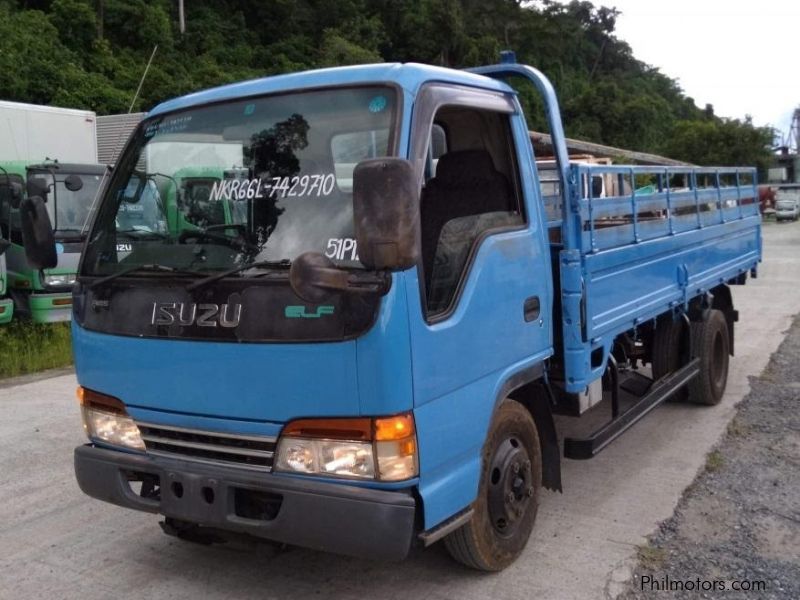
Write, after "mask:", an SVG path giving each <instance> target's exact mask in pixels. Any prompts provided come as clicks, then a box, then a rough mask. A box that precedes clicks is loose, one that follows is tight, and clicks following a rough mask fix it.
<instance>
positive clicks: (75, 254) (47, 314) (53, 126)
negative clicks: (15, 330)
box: [0, 101, 104, 323]
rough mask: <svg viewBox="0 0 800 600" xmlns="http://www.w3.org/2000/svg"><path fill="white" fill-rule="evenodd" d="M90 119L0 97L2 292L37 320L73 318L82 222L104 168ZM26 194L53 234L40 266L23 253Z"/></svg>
mask: <svg viewBox="0 0 800 600" xmlns="http://www.w3.org/2000/svg"><path fill="white" fill-rule="evenodd" d="M96 126H97V117H96V115H95V113H94V112H92V111H89V110H75V109H70V108H58V107H52V106H39V105H35V104H24V103H20V102H5V101H0V239H2V240H6V241H7V242H8V244H7V246H8V247H7V250H6V251H5V253H4V258H5V262H6V266H7V270H8V273H7V282H6V283H7V290H6V294H7V295H8V296H9V297H10V298H11V299H13V303H14V313H15V315H19V316H22V317H27V318H30V319H32V320H33V321H35V322H40V323H44V322H52V321H67V320H69V319H70V317H71V314H72V285H73V283H74V281H75V273H76V271H77V268H78V261H79V260H80V253H81V249H82V247H83V240H84V237H85V233H84V232H85V230H86V223H87V221H88V219H89V215H90V213H91V207H92V203H93V201H94V199H95V196H96V193H97V191H98V189H99V187H100V184H101V182H102V180H103V173H104V168H103V166H102V165H99V164H98V160H97V158H98V157H97V131H96ZM32 196H41V197H42V198H43V199H44V200H45V207H46V212H47V216H48V218H49V219H50V223H51V225H52V227H53V230H54V237H55V240H56V252H57V254H58V264H57V266H56V267H54V268H52V269H45V270H43V271H39V270H38V269H34V268H32V267H31V266H30V265H29V263H28V260H27V259H26V256H25V248H24V246H25V243H24V236H23V230H22V227H21V219H20V203H21V202H23V201H24V200H25V199H26V198H27V197H32ZM6 301H7V300H6ZM7 310H8V309H7ZM1 321H2V319H0V322H1Z"/></svg>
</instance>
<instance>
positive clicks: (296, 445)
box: [274, 414, 419, 481]
mask: <svg viewBox="0 0 800 600" xmlns="http://www.w3.org/2000/svg"><path fill="white" fill-rule="evenodd" d="M337 438H339V439H337ZM274 469H275V470H276V471H286V472H293V473H305V474H308V475H328V476H339V477H358V478H361V479H379V480H381V481H402V480H404V479H410V478H412V477H416V476H417V474H418V472H419V469H418V463H417V441H416V432H415V430H414V419H413V417H412V416H411V414H403V415H398V416H395V417H389V418H384V419H303V420H298V421H293V422H291V423H289V424H288V425H287V426H286V427H285V428H284V431H283V433H282V434H281V437H280V440H279V441H278V447H277V449H276V460H275V465H274Z"/></svg>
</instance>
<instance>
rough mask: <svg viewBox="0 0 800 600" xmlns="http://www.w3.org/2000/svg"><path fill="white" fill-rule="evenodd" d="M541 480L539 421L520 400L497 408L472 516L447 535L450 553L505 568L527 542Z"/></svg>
mask: <svg viewBox="0 0 800 600" xmlns="http://www.w3.org/2000/svg"><path fill="white" fill-rule="evenodd" d="M541 484H542V455H541V448H540V446H539V436H538V434H537V432H536V425H535V424H534V422H533V419H532V418H531V415H530V413H529V412H528V411H527V410H526V409H525V407H523V406H522V405H521V404H519V403H518V402H515V401H513V400H507V401H505V402H504V403H503V404H501V405H500V407H499V408H498V409H497V413H496V415H495V418H494V420H493V422H492V426H491V429H490V430H489V435H488V437H487V440H486V444H485V445H484V448H483V468H482V472H481V479H480V484H479V488H478V497H477V499H476V500H475V502H474V504H473V509H474V514H473V516H472V520H471V521H470V522H469V523H467V524H466V525H464V526H463V527H461V528H460V529H458V530H456V531H454V532H453V533H451V534H450V535H448V536H447V537H446V538H445V540H444V541H445V546H446V547H447V550H448V552H449V553H450V555H451V556H452V557H453V558H454V559H456V560H457V561H459V562H460V563H462V564H464V565H466V566H468V567H471V568H473V569H478V570H481V571H500V570H502V569H505V568H506V567H507V566H508V565H510V564H511V563H512V562H514V560H515V559H516V558H517V557H518V556H519V555H520V554H521V553H522V551H523V549H524V548H525V544H527V542H528V538H529V537H530V534H531V530H532V529H533V524H534V522H535V521H536V512H537V510H538V508H539V490H540V488H541Z"/></svg>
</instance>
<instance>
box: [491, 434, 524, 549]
mask: <svg viewBox="0 0 800 600" xmlns="http://www.w3.org/2000/svg"><path fill="white" fill-rule="evenodd" d="M488 476H489V482H488V483H489V485H488V494H489V498H488V499H489V518H490V519H491V522H492V527H493V528H494V530H495V531H496V532H497V533H498V534H499V535H500V536H502V537H511V536H512V535H514V533H515V532H516V530H517V529H518V527H519V525H520V523H521V522H522V521H523V517H524V516H525V513H526V511H527V509H528V506H529V505H530V502H531V498H532V497H533V494H534V492H535V490H534V487H533V476H532V473H531V461H530V457H529V456H528V452H527V451H526V450H525V447H524V445H523V444H522V442H521V441H520V439H519V438H518V437H516V436H511V437H509V438H507V439H506V440H504V441H503V443H502V444H500V445H499V446H498V448H497V450H496V451H495V453H494V456H493V457H492V462H491V465H490V468H489V474H488Z"/></svg>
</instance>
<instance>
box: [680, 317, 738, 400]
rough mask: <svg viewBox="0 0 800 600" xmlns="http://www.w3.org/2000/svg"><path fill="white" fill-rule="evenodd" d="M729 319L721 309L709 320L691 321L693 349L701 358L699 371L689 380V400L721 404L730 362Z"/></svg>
mask: <svg viewBox="0 0 800 600" xmlns="http://www.w3.org/2000/svg"><path fill="white" fill-rule="evenodd" d="M730 347H731V344H730V337H729V335H728V322H727V321H726V320H725V315H724V314H723V313H722V311H720V310H712V311H711V312H710V313H709V315H708V319H706V320H705V321H700V322H696V323H692V350H693V351H694V354H695V356H698V357H700V373H699V374H698V375H697V377H695V378H694V379H693V380H692V381H691V382H690V383H689V401H690V402H693V403H695V404H704V405H706V406H713V405H715V404H719V402H720V400H722V396H723V395H724V394H725V387H726V385H727V383H728V363H729V361H730Z"/></svg>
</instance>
